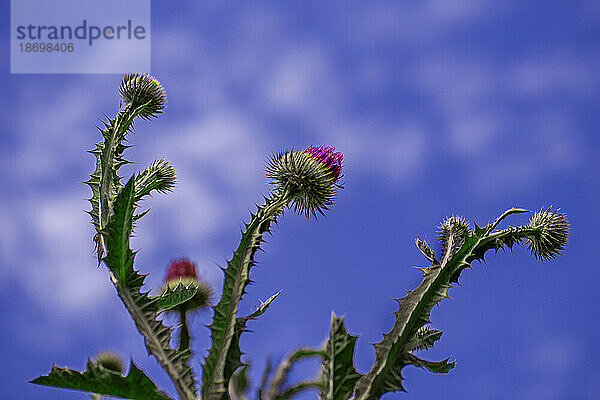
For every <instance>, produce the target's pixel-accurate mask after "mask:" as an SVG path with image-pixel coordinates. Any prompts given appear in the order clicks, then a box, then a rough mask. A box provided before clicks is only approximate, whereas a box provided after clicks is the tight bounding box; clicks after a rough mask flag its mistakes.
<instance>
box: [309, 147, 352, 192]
mask: <svg viewBox="0 0 600 400" xmlns="http://www.w3.org/2000/svg"><path fill="white" fill-rule="evenodd" d="M303 153H306V154H310V155H312V156H314V157H316V158H317V159H319V161H321V163H322V164H323V165H324V166H325V168H327V169H328V170H329V172H330V173H331V177H332V181H333V183H335V182H337V181H338V179H340V176H341V174H342V160H343V159H344V155H343V154H342V153H340V152H337V151H335V148H334V147H327V146H311V147H308V148H306V149H305V150H304V151H303Z"/></svg>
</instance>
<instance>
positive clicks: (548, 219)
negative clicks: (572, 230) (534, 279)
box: [526, 207, 569, 261]
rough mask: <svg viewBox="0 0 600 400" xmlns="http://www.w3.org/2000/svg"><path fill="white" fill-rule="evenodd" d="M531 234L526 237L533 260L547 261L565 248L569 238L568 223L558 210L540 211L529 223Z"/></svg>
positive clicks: (549, 208)
mask: <svg viewBox="0 0 600 400" xmlns="http://www.w3.org/2000/svg"><path fill="white" fill-rule="evenodd" d="M529 227H530V228H532V230H533V233H532V234H531V235H529V236H528V237H527V239H526V240H527V245H528V248H529V251H531V253H532V254H533V255H534V256H535V258H537V259H540V260H544V261H548V260H550V259H552V258H554V257H556V256H557V255H559V254H560V252H561V251H562V250H563V249H564V248H565V245H566V244H567V239H568V236H569V222H568V221H567V217H566V215H565V214H564V213H561V212H560V209H557V210H552V207H548V208H547V209H545V210H544V209H543V208H542V209H540V211H538V212H536V213H535V214H534V215H533V217H531V220H530V221H529Z"/></svg>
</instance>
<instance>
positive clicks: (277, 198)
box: [202, 191, 292, 400]
mask: <svg viewBox="0 0 600 400" xmlns="http://www.w3.org/2000/svg"><path fill="white" fill-rule="evenodd" d="M291 198H292V197H291V195H290V194H289V193H288V192H287V191H275V192H274V193H272V195H271V197H267V198H265V204H264V205H263V206H261V207H258V209H257V211H256V213H255V214H253V215H252V220H251V221H250V223H248V224H246V227H245V228H246V229H245V232H244V233H243V234H242V239H241V241H240V244H239V246H238V248H237V250H236V251H235V252H234V254H233V257H232V258H231V260H230V261H229V262H228V263H227V268H226V269H223V272H224V275H225V279H224V281H223V294H222V296H221V299H220V300H219V302H218V303H217V305H216V306H215V307H214V318H213V322H212V323H211V324H210V329H211V338H212V346H211V348H210V350H209V353H208V355H207V357H206V359H205V362H204V364H203V375H202V377H203V379H202V398H203V399H204V400H221V399H226V397H227V385H228V382H229V379H230V377H231V374H232V373H233V372H234V371H235V369H236V368H237V366H236V365H227V364H228V359H229V364H231V363H232V361H231V356H230V349H231V347H232V341H233V339H234V337H235V335H236V325H237V313H238V306H239V303H240V300H241V299H242V296H243V295H244V293H245V291H246V287H247V285H248V284H249V283H250V268H251V267H252V266H253V265H254V263H255V262H254V255H255V253H256V251H257V250H258V249H259V248H260V244H261V243H262V241H263V235H264V233H265V232H269V228H270V226H271V222H273V221H275V220H276V218H277V216H278V215H279V214H281V213H282V212H283V211H284V209H285V208H286V207H287V205H288V204H289V202H290V201H291ZM236 358H237V357H236ZM233 362H237V363H239V364H240V365H241V362H240V361H239V358H238V359H237V360H233Z"/></svg>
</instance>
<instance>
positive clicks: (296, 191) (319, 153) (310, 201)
mask: <svg viewBox="0 0 600 400" xmlns="http://www.w3.org/2000/svg"><path fill="white" fill-rule="evenodd" d="M342 160H343V155H342V154H341V153H339V152H336V151H335V149H334V148H333V147H326V146H318V147H308V148H306V149H304V150H303V151H294V150H292V151H281V152H278V153H276V154H275V155H273V156H272V157H271V158H270V159H269V161H268V162H267V167H266V175H267V179H268V180H269V181H268V182H269V183H270V184H274V185H276V186H277V188H278V190H280V191H284V192H286V193H288V194H289V195H290V196H291V198H292V204H293V205H294V209H295V211H296V212H298V213H303V214H306V215H308V214H309V213H310V214H313V215H315V216H316V214H317V212H318V213H320V214H324V211H325V210H328V209H329V206H331V205H332V204H333V201H334V199H335V196H336V195H337V190H336V189H338V188H340V187H341V186H340V185H339V184H338V183H337V182H338V181H339V179H340V178H341V177H342Z"/></svg>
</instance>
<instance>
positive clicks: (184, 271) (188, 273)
mask: <svg viewBox="0 0 600 400" xmlns="http://www.w3.org/2000/svg"><path fill="white" fill-rule="evenodd" d="M181 278H194V279H198V275H197V274H196V266H195V265H194V263H192V262H191V261H190V260H188V259H187V258H182V259H180V260H176V261H173V262H172V263H171V265H170V266H169V269H168V270H167V276H166V278H165V282H168V281H172V280H179V279H181Z"/></svg>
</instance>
